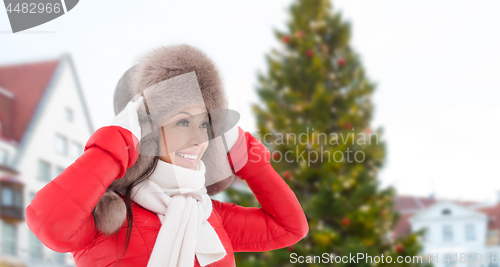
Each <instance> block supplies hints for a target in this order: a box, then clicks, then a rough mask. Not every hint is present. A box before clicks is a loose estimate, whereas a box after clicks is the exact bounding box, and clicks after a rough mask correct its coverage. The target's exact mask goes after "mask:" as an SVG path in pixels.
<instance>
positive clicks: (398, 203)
mask: <svg viewBox="0 0 500 267" xmlns="http://www.w3.org/2000/svg"><path fill="white" fill-rule="evenodd" d="M443 200H445V199H435V198H433V197H420V196H409V195H398V196H396V197H395V198H394V209H395V211H397V212H399V214H400V215H399V220H398V222H397V223H396V225H395V227H394V232H393V238H397V237H400V236H403V235H407V234H409V233H410V232H411V224H410V222H409V220H408V219H409V218H411V217H412V216H414V215H416V214H417V213H418V212H420V211H422V210H424V209H427V208H429V207H430V206H432V205H434V204H436V203H438V202H440V201H443ZM446 200H447V201H450V202H453V203H455V204H457V205H460V206H464V207H467V208H471V209H473V210H475V211H478V212H481V213H484V214H486V215H487V216H488V217H489V218H490V222H489V224H488V229H489V230H493V229H498V230H500V202H499V203H497V204H496V205H494V206H489V207H484V206H479V207H478V205H479V204H481V203H479V202H476V201H468V200H464V201H460V200H451V199H446ZM495 218H497V219H495Z"/></svg>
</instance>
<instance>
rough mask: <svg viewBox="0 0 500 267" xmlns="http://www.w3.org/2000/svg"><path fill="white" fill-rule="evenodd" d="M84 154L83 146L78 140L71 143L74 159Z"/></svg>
mask: <svg viewBox="0 0 500 267" xmlns="http://www.w3.org/2000/svg"><path fill="white" fill-rule="evenodd" d="M82 154H83V147H82V145H80V144H79V143H77V142H72V143H71V157H72V158H73V159H77V158H78V157H79V156H80V155H82Z"/></svg>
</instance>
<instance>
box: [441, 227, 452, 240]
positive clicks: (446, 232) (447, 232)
mask: <svg viewBox="0 0 500 267" xmlns="http://www.w3.org/2000/svg"><path fill="white" fill-rule="evenodd" d="M443 241H444V242H449V241H453V229H452V228H451V225H443Z"/></svg>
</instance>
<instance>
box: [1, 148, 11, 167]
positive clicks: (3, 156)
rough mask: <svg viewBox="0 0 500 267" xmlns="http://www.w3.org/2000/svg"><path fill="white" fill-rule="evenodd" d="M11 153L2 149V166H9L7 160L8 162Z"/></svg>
mask: <svg viewBox="0 0 500 267" xmlns="http://www.w3.org/2000/svg"><path fill="white" fill-rule="evenodd" d="M8 156H9V152H7V150H5V149H3V148H0V164H1V165H7V160H8Z"/></svg>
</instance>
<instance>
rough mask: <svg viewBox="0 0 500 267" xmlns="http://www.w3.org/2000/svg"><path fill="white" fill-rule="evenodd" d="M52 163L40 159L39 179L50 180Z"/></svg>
mask: <svg viewBox="0 0 500 267" xmlns="http://www.w3.org/2000/svg"><path fill="white" fill-rule="evenodd" d="M50 178H51V173H50V164H49V163H48V162H46V161H43V160H40V161H38V179H39V180H40V181H43V182H50Z"/></svg>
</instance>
